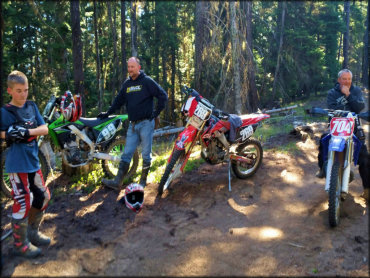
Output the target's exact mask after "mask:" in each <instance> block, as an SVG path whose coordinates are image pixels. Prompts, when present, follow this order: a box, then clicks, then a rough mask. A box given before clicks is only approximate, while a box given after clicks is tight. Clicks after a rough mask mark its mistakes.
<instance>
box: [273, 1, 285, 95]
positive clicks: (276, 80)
mask: <svg viewBox="0 0 370 278" xmlns="http://www.w3.org/2000/svg"><path fill="white" fill-rule="evenodd" d="M279 4H280V2H279ZM285 10H286V2H285V1H283V2H282V12H281V29H280V41H279V50H278V55H277V62H276V68H275V74H274V83H273V85H272V101H274V100H275V94H276V86H277V82H278V80H279V69H280V60H281V51H282V49H283V36H284V22H285Z"/></svg>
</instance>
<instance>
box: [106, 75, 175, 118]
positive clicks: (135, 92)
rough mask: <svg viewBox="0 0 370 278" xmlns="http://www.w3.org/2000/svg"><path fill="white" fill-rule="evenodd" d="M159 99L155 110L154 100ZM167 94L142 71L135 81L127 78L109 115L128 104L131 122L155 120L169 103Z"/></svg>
mask: <svg viewBox="0 0 370 278" xmlns="http://www.w3.org/2000/svg"><path fill="white" fill-rule="evenodd" d="M154 97H156V98H157V99H158V102H157V107H156V109H155V110H154V101H153V98H154ZM167 99H168V97H167V93H166V92H165V91H164V90H163V89H162V87H161V86H160V85H158V83H157V82H155V81H154V80H153V79H152V78H150V77H149V76H147V75H146V74H145V73H144V72H143V71H142V70H140V74H139V76H138V77H137V78H136V79H135V80H133V79H132V78H131V77H129V78H127V79H126V80H125V81H124V82H123V84H122V88H121V90H120V92H119V93H118V95H117V96H116V98H115V99H114V101H113V104H112V106H111V107H110V108H109V109H108V113H109V114H113V112H114V111H116V110H117V109H119V108H120V107H121V106H122V105H123V104H126V108H127V114H128V119H129V120H130V121H140V120H144V119H149V120H150V119H153V118H155V117H157V116H158V115H159V113H161V111H162V110H163V109H164V107H165V105H166V102H167Z"/></svg>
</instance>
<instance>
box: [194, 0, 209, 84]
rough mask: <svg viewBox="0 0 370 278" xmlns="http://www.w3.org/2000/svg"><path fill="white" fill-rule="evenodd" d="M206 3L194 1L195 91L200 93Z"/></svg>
mask: <svg viewBox="0 0 370 278" xmlns="http://www.w3.org/2000/svg"><path fill="white" fill-rule="evenodd" d="M206 5H207V2H206V1H196V4H195V61H194V65H195V73H194V78H195V89H196V90H198V91H201V72H202V66H203V63H202V62H203V60H202V53H203V49H204V38H205V32H206V26H207V25H206V24H207V18H206V9H207V8H206Z"/></svg>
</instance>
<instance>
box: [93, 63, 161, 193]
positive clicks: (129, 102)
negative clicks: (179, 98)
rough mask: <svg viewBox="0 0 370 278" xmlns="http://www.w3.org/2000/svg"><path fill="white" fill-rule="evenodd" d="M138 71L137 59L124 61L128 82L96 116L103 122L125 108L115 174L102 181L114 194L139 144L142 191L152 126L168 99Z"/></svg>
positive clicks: (151, 139)
mask: <svg viewBox="0 0 370 278" xmlns="http://www.w3.org/2000/svg"><path fill="white" fill-rule="evenodd" d="M140 69H141V66H140V60H139V59H138V58H137V57H131V58H130V59H128V61H127V70H128V73H129V78H127V79H126V80H125V81H124V82H123V84H122V88H121V90H120V92H119V93H118V95H117V96H116V98H115V99H114V101H113V104H112V105H111V107H110V108H109V109H108V111H107V112H102V113H100V114H99V115H98V117H99V118H106V117H108V116H109V115H110V114H112V113H113V112H114V111H116V110H118V109H119V108H120V107H121V106H122V105H124V104H126V108H127V114H128V119H129V121H130V124H129V127H128V130H127V135H126V146H125V149H124V152H123V154H122V157H121V162H120V164H119V169H118V173H117V176H116V177H115V179H114V180H107V179H103V180H102V182H103V184H104V185H105V186H107V187H110V188H112V189H116V190H117V189H119V187H120V186H121V185H122V182H123V179H124V177H125V175H126V174H127V172H128V170H129V166H130V162H131V159H132V157H133V155H134V152H135V150H136V148H137V146H138V145H139V144H140V143H141V144H142V157H143V169H142V174H141V178H140V184H141V185H142V186H143V187H145V185H146V179H147V176H148V173H149V168H150V164H151V159H152V157H151V152H152V142H153V132H154V127H155V124H158V123H159V114H160V113H161V111H162V110H163V109H164V107H165V105H166V102H167V99H168V97H167V94H166V92H165V91H164V90H163V89H162V87H161V86H159V85H158V84H157V83H156V82H155V81H154V80H153V79H152V78H150V77H149V76H147V75H146V74H145V73H144V71H142V70H140ZM154 97H155V98H157V100H158V101H157V107H156V109H155V110H153V109H154V102H153V98H154Z"/></svg>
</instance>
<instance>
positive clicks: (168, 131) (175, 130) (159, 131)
mask: <svg viewBox="0 0 370 278" xmlns="http://www.w3.org/2000/svg"><path fill="white" fill-rule="evenodd" d="M184 129H185V127H176V128H171V129H162V128H161V129H156V130H154V133H153V137H160V136H164V135H170V134H174V133H178V132H181V131H183V130H184Z"/></svg>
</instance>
